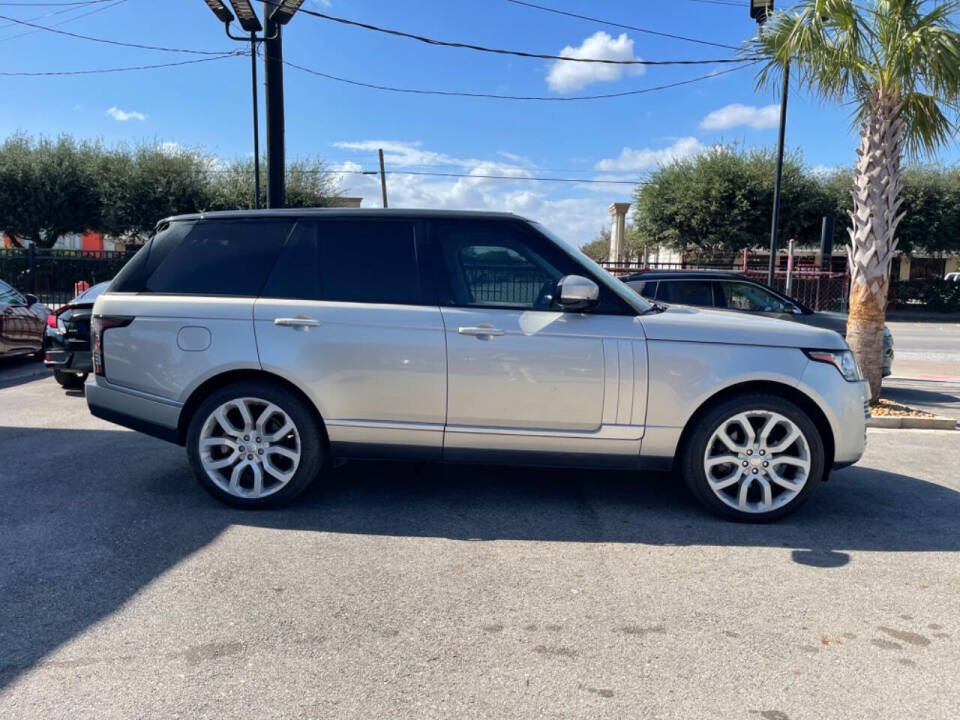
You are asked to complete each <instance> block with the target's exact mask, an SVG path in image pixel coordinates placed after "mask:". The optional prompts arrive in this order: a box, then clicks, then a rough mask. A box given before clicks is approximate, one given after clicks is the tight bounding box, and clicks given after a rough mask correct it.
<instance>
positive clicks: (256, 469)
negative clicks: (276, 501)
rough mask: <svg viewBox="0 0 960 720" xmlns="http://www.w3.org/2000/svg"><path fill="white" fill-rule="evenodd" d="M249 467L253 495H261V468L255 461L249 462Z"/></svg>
mask: <svg viewBox="0 0 960 720" xmlns="http://www.w3.org/2000/svg"><path fill="white" fill-rule="evenodd" d="M250 469H251V470H252V471H253V493H252V494H253V496H254V497H260V496H261V495H263V470H261V469H260V466H259V465H258V464H257V463H250Z"/></svg>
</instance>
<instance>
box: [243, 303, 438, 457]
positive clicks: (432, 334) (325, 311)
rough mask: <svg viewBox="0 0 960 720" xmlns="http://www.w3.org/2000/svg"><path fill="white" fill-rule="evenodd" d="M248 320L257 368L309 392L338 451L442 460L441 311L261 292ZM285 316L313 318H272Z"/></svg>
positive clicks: (432, 308)
mask: <svg viewBox="0 0 960 720" xmlns="http://www.w3.org/2000/svg"><path fill="white" fill-rule="evenodd" d="M254 317H255V323H254V324H255V328H256V336H257V346H258V348H259V351H260V363H261V364H262V366H263V368H264V370H267V371H269V372H274V373H276V374H278V375H280V376H282V377H286V378H289V379H290V380H291V381H292V382H294V383H296V385H297V386H298V387H300V388H301V389H303V390H304V392H306V393H307V394H308V395H309V396H310V398H311V399H312V400H313V401H314V403H316V405H317V407H318V408H319V409H320V413H321V415H322V416H323V419H324V423H325V424H326V427H327V432H328V434H329V435H330V441H331V443H333V444H334V445H335V446H338V447H337V448H335V449H337V450H338V451H343V452H345V454H353V453H352V450H354V449H356V447H355V446H356V445H359V444H368V445H371V446H374V445H378V446H381V447H384V448H387V449H388V450H389V449H390V448H392V449H393V451H391V452H389V453H388V454H390V455H394V454H399V455H404V456H413V455H418V454H422V455H425V456H427V457H430V456H433V457H439V455H440V448H441V445H442V440H443V420H444V414H445V406H446V383H445V379H446V357H445V349H444V341H443V325H442V321H441V318H440V310H439V309H438V308H436V307H421V306H412V305H374V304H365V303H342V302H324V301H307V300H283V299H269V298H262V299H260V300H258V301H257V303H256V306H255V310H254ZM287 319H299V320H310V321H312V322H311V323H310V324H309V325H296V324H287V323H281V324H278V323H277V320H281V321H284V320H287ZM408 445H409V446H410V447H409V449H407V450H404V449H403V448H404V447H405V446H408ZM431 448H432V451H431V450H430V449H431ZM421 451H422V452H421Z"/></svg>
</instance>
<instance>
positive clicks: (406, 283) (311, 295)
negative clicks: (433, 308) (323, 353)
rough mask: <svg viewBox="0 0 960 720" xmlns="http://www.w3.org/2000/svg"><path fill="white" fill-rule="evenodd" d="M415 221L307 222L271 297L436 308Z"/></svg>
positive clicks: (283, 261) (268, 290)
mask: <svg viewBox="0 0 960 720" xmlns="http://www.w3.org/2000/svg"><path fill="white" fill-rule="evenodd" d="M416 228H417V223H416V222H415V221H413V220H399V219H398V220H389V219H388V220H373V219H366V220H363V219H356V220H352V219H346V220H339V219H338V220H310V219H308V220H301V221H300V223H299V224H298V226H297V229H296V230H295V231H294V233H293V235H292V236H291V238H290V241H289V242H288V243H287V245H286V247H285V248H284V250H283V253H282V254H281V257H280V259H279V260H278V262H277V265H276V268H275V269H274V271H273V273H272V274H271V277H270V280H269V281H268V282H267V285H266V287H265V288H264V291H263V295H264V296H265V297H275V298H296V299H300V300H330V301H340V302H357V303H386V304H400V305H422V304H434V303H432V302H430V297H429V295H430V293H429V292H427V288H425V287H424V284H423V282H422V278H421V273H420V267H419V261H418V249H417V233H416Z"/></svg>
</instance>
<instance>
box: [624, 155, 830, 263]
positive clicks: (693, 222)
mask: <svg viewBox="0 0 960 720" xmlns="http://www.w3.org/2000/svg"><path fill="white" fill-rule="evenodd" d="M775 162H776V158H775V155H774V153H773V152H772V151H770V150H763V149H761V150H744V149H742V148H740V147H739V146H736V145H728V146H719V147H714V148H711V149H710V150H708V151H706V152H705V153H702V154H700V155H697V156H696V157H693V158H686V159H682V160H677V161H675V162H673V163H671V164H670V165H666V166H664V167H662V168H661V169H659V170H657V171H656V172H654V173H653V175H651V177H650V180H649V182H648V183H647V184H645V185H640V186H638V187H637V190H636V193H635V196H634V201H635V209H634V226H635V227H636V231H637V233H638V234H639V236H640V237H641V238H642V240H644V241H647V242H649V243H650V244H654V245H659V244H663V245H667V246H669V247H673V248H675V249H678V250H682V251H690V250H693V251H696V252H698V253H700V254H702V255H705V256H718V255H731V254H734V253H736V252H738V251H740V250H742V249H743V248H762V247H766V246H767V244H768V243H769V237H770V208H771V207H772V205H773V179H774V171H775ZM780 207H781V221H780V228H781V235H782V237H784V238H789V237H795V238H797V240H798V242H803V241H809V239H810V238H814V237H819V229H820V221H821V217H822V216H823V215H824V214H827V213H829V212H831V211H832V209H833V207H832V204H831V199H830V197H829V196H828V195H827V193H826V192H825V190H824V188H823V186H822V184H821V183H820V182H819V181H818V180H817V178H816V177H815V176H813V175H812V174H811V173H808V172H805V170H804V168H803V164H802V161H801V158H800V156H799V154H798V153H794V154H791V155H789V156H788V157H786V158H784V166H783V184H782V191H781V205H780Z"/></svg>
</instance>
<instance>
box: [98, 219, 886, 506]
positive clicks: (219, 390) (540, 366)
mask: <svg viewBox="0 0 960 720" xmlns="http://www.w3.org/2000/svg"><path fill="white" fill-rule="evenodd" d="M93 364H94V375H93V376H91V379H90V380H89V381H88V383H87V385H86V391H87V393H86V394H87V402H88V404H89V407H90V410H91V412H93V414H94V415H96V416H98V417H101V418H104V419H106V420H110V421H113V422H116V423H119V424H121V425H125V426H127V427H131V428H134V429H136V430H140V431H143V432H146V433H149V434H151V435H155V436H158V437H161V438H164V439H167V440H170V441H172V442H176V443H179V444H181V445H186V447H187V454H188V456H189V458H190V463H191V465H192V466H193V469H194V472H195V473H196V476H197V479H198V480H199V481H200V483H201V485H202V486H203V487H204V488H205V489H206V490H208V491H209V492H210V493H211V494H213V495H214V496H215V497H217V498H219V499H220V500H223V501H225V502H228V503H230V504H233V505H239V506H244V507H259V506H264V505H273V504H277V503H281V502H285V501H288V500H290V499H292V498H294V497H295V496H296V495H298V494H299V493H301V492H303V490H304V489H305V488H306V487H307V486H308V485H309V484H310V483H311V482H312V481H313V480H314V479H315V478H316V477H317V476H318V475H320V474H322V473H323V472H324V471H325V468H328V467H329V461H330V460H331V459H332V458H358V457H362V458H370V457H376V458H406V459H417V460H424V459H426V460H443V461H450V462H495V463H506V464H511V465H516V464H536V465H559V466H563V467H570V466H582V467H617V468H628V469H638V470H639V469H662V470H669V469H671V468H674V469H676V470H678V471H679V473H680V474H681V475H682V476H683V477H684V478H685V480H686V482H687V484H688V485H689V486H690V489H691V490H692V491H693V493H694V494H695V495H696V497H697V498H699V499H700V500H701V501H702V502H703V503H704V504H705V505H706V506H707V507H709V508H711V509H712V510H714V511H716V512H718V513H720V514H722V515H725V516H727V517H730V518H734V519H738V520H766V519H772V518H775V517H778V516H781V515H784V514H786V513H788V512H790V511H792V510H794V509H796V508H797V507H798V506H799V505H801V504H802V503H803V502H804V501H805V500H807V499H808V498H809V497H810V495H812V494H813V492H814V490H816V488H817V486H818V485H819V484H820V482H821V481H822V480H825V479H826V477H827V474H828V473H829V470H830V468H831V467H838V466H842V465H848V464H850V463H853V462H856V461H857V460H858V459H859V458H860V456H861V454H862V453H863V449H864V442H865V427H864V426H865V420H864V416H865V414H866V405H865V403H866V400H867V398H868V396H869V393H868V388H867V384H866V383H865V382H864V380H863V379H862V377H861V374H860V371H859V369H858V367H857V364H856V362H855V361H854V359H853V356H852V355H851V353H850V351H849V349H848V348H847V345H846V344H845V343H844V341H843V339H842V338H841V337H840V336H839V335H837V333H835V332H833V331H830V330H822V329H819V328H813V327H807V326H802V325H796V324H793V323H788V322H784V321H782V320H769V319H762V318H754V317H748V316H744V315H743V314H736V313H730V312H723V311H709V310H698V309H693V308H687V307H682V306H676V307H670V308H665V307H663V306H660V305H657V304H651V303H649V302H647V301H646V300H644V299H643V298H641V297H640V296H638V295H637V294H636V293H634V292H632V291H631V290H630V289H629V288H628V287H626V286H625V285H623V284H622V283H620V282H618V281H617V280H615V279H614V278H613V277H611V276H610V275H608V274H607V273H606V272H604V271H603V270H602V269H601V268H600V267H599V266H597V265H596V264H595V263H593V262H592V261H591V260H589V259H588V258H587V257H586V256H584V255H583V254H582V253H580V252H579V251H578V250H576V249H574V248H572V247H570V246H568V245H567V244H565V243H564V242H562V241H561V240H559V239H557V238H556V237H554V236H552V235H551V234H550V233H549V232H548V231H547V230H546V229H544V228H543V227H542V226H540V225H539V224H537V223H535V222H530V221H528V220H524V219H522V218H519V217H516V216H514V215H509V214H494V213H465V212H439V211H437V212H434V211H381V210H374V211H367V210H297V211H292V210H290V211H258V212H228V213H208V214H204V215H184V216H180V217H174V218H170V219H168V220H164V221H163V222H162V223H160V225H159V226H158V228H157V232H156V235H155V236H154V237H153V239H152V240H151V241H150V242H149V243H148V244H147V245H146V246H144V248H143V249H142V250H141V251H140V252H139V253H137V255H136V256H135V257H134V258H133V259H132V260H131V261H130V262H129V263H128V264H127V266H126V267H125V268H124V269H123V270H122V271H121V272H120V274H119V275H118V276H117V277H116V279H115V280H114V281H113V284H112V285H111V287H110V288H109V290H108V291H107V292H106V293H104V294H103V295H101V296H100V298H99V299H98V300H97V303H96V306H95V308H94V347H93Z"/></svg>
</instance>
